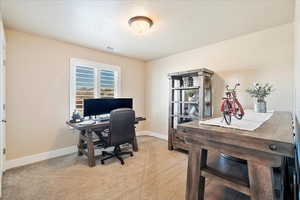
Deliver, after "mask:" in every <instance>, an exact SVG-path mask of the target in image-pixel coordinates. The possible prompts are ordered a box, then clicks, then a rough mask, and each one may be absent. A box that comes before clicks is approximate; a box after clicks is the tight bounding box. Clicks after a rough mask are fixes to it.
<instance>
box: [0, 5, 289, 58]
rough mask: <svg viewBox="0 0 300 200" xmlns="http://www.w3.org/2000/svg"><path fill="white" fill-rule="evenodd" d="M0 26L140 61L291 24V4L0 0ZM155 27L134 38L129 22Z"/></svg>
mask: <svg viewBox="0 0 300 200" xmlns="http://www.w3.org/2000/svg"><path fill="white" fill-rule="evenodd" d="M0 6H1V12H2V15H3V19H4V24H5V25H6V26H8V27H11V28H15V29H18V30H22V31H26V32H32V33H36V34H40V35H44V36H48V37H51V38H55V39H58V40H63V41H67V42H71V43H75V44H79V45H82V46H86V47H90V48H95V49H100V50H104V51H109V50H108V49H107V46H110V47H113V48H114V53H116V54H120V55H125V56H129V57H134V58H139V59H142V60H151V59H155V58H160V57H165V56H168V55H171V54H174V53H178V52H182V51H186V50H190V49H194V48H198V47H201V46H204V45H207V44H210V43H215V42H219V41H222V40H225V39H229V38H232V37H235V36H238V35H242V34H247V33H251V32H255V31H259V30H262V29H266V28H269V27H272V26H276V25H280V24H285V23H289V22H292V21H293V13H294V0H2V1H1V4H0ZM136 15H146V16H149V17H150V18H152V19H153V21H154V26H153V27H152V28H151V31H150V32H148V33H147V34H146V35H143V36H138V35H135V34H134V33H133V32H132V31H131V30H130V28H129V26H128V19H129V18H131V17H133V16H136Z"/></svg>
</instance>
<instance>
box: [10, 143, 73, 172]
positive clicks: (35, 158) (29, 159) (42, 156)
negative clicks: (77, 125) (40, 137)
mask: <svg viewBox="0 0 300 200" xmlns="http://www.w3.org/2000/svg"><path fill="white" fill-rule="evenodd" d="M75 152H77V146H76V145H74V146H70V147H66V148H61V149H57V150H54V151H48V152H44V153H39V154H34V155H31V156H25V157H22V158H17V159H14V160H7V161H6V162H5V170H8V169H12V168H15V167H20V166H23V165H28V164H32V163H35V162H39V161H43V160H48V159H51V158H56V157H60V156H64V155H68V154H72V153H75Z"/></svg>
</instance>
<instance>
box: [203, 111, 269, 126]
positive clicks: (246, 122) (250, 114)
mask: <svg viewBox="0 0 300 200" xmlns="http://www.w3.org/2000/svg"><path fill="white" fill-rule="evenodd" d="M273 113H274V111H268V112H266V113H257V112H254V111H253V110H245V115H244V116H243V119H241V120H238V119H236V118H235V117H234V116H232V117H231V124H230V125H228V124H227V123H226V121H225V120H224V118H223V117H218V118H213V119H210V120H206V121H200V122H199V123H200V124H205V125H212V126H221V127H226V128H235V129H240V130H246V131H254V130H255V129H257V128H258V127H260V126H261V125H262V124H263V123H264V122H266V121H267V120H269V119H270V118H271V117H272V115H273Z"/></svg>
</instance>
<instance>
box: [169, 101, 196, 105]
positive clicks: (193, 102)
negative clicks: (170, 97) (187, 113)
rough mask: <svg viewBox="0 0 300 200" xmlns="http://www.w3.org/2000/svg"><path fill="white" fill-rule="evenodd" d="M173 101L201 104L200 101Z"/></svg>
mask: <svg viewBox="0 0 300 200" xmlns="http://www.w3.org/2000/svg"><path fill="white" fill-rule="evenodd" d="M171 103H186V104H199V101H172V102H171Z"/></svg>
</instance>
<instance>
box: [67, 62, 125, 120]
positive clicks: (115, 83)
mask: <svg viewBox="0 0 300 200" xmlns="http://www.w3.org/2000/svg"><path fill="white" fill-rule="evenodd" d="M119 77H120V68H119V67H117V66H111V65H106V64H100V63H95V62H91V61H85V60H79V59H71V71H70V115H72V113H73V111H74V110H75V109H76V110H77V111H79V112H80V114H81V115H82V114H83V100H84V99H90V98H100V97H117V96H120V89H119V88H120V78H119Z"/></svg>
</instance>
